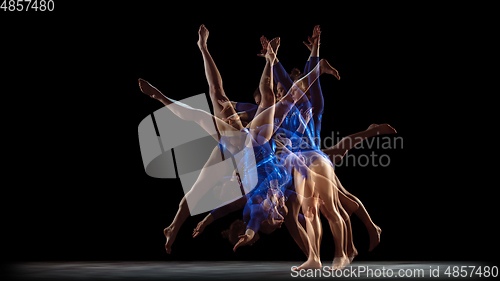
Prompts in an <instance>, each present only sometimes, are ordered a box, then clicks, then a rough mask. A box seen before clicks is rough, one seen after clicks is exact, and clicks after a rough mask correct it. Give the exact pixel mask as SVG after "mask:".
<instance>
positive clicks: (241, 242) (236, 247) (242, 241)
mask: <svg viewBox="0 0 500 281" xmlns="http://www.w3.org/2000/svg"><path fill="white" fill-rule="evenodd" d="M240 236H241V235H240ZM240 236H238V237H240ZM244 242H245V238H241V239H240V241H238V243H236V245H234V248H233V252H236V249H238V247H240V246H241V245H242V244H243V243H244Z"/></svg>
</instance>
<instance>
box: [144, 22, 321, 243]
mask: <svg viewBox="0 0 500 281" xmlns="http://www.w3.org/2000/svg"><path fill="white" fill-rule="evenodd" d="M207 38H208V30H207V29H206V28H205V27H204V26H203V25H202V26H201V27H200V30H199V39H200V40H199V41H198V45H199V47H200V50H201V52H202V54H203V58H204V62H205V72H206V76H207V80H208V82H209V86H210V95H211V98H212V97H214V98H212V103H213V104H214V108H216V107H215V100H216V99H217V98H216V97H217V95H220V96H222V98H221V99H217V104H219V105H220V106H221V107H222V106H223V107H222V108H221V107H219V108H220V112H219V114H221V115H222V114H226V115H234V113H235V111H234V109H233V108H232V106H230V103H229V106H227V103H228V101H229V100H228V99H227V97H226V96H225V94H224V92H223V90H222V80H221V78H220V74H219V73H218V71H217V68H216V67H215V63H214V62H213V60H212V58H211V57H210V54H209V53H208V50H207V48H206V41H207ZM268 52H269V54H268V56H267V61H266V67H265V69H264V72H263V75H262V78H261V89H260V91H261V92H262V93H263V95H262V97H261V100H262V101H261V106H259V109H258V114H257V116H256V117H255V118H254V119H253V120H252V122H250V123H249V124H248V126H247V127H246V128H244V127H243V126H242V124H241V122H240V121H239V120H238V119H233V118H225V117H223V116H222V118H224V120H225V121H227V123H226V122H224V120H223V119H221V118H218V117H217V116H211V115H209V114H208V113H206V112H204V111H201V110H196V109H193V108H191V107H189V106H186V105H184V104H182V103H179V102H176V101H174V100H172V99H169V98H168V97H166V96H164V95H163V94H162V93H161V92H160V91H158V90H157V89H156V88H154V87H153V86H151V85H150V84H149V83H147V82H146V81H144V80H142V79H140V80H139V84H140V88H141V90H142V91H143V92H144V93H145V94H147V95H148V96H150V97H152V98H155V99H158V100H159V101H161V102H162V103H163V104H165V105H166V106H168V108H169V109H170V110H172V112H174V113H175V114H176V115H178V116H179V117H181V118H182V119H185V120H192V121H195V122H197V123H198V124H199V125H200V126H201V127H202V128H204V129H205V130H206V131H207V132H209V133H210V134H211V135H212V136H214V132H213V129H212V127H213V126H211V125H212V123H211V122H213V120H215V123H216V126H217V129H218V132H220V134H221V135H222V137H221V138H220V140H221V145H220V146H219V148H222V146H224V147H223V148H224V149H225V150H228V151H230V152H232V154H233V155H234V154H236V153H237V152H238V149H239V150H241V147H242V146H244V145H249V143H251V145H250V146H251V147H252V148H253V149H257V150H259V151H257V153H256V154H257V155H261V156H262V157H261V160H262V159H266V157H268V158H267V159H272V156H271V153H270V152H269V150H270V149H269V146H270V144H269V140H270V139H271V135H272V134H273V133H274V132H273V130H274V128H275V127H276V126H272V125H270V124H273V118H275V117H276V116H275V112H274V111H275V110H274V109H275V107H276V105H279V108H280V109H282V110H283V113H282V115H286V114H287V112H288V111H287V109H286V108H290V107H291V106H293V104H294V103H295V102H296V101H297V100H298V99H300V98H301V97H302V95H303V92H302V91H300V89H298V88H297V87H292V89H290V91H289V92H288V94H287V95H286V96H285V98H283V100H284V101H283V102H280V103H277V104H275V101H274V94H273V92H272V75H271V72H272V67H271V65H272V60H273V57H272V55H273V52H272V51H269V50H268ZM309 76H311V77H314V76H315V77H317V74H316V72H314V71H313V72H311V75H309ZM305 78H306V77H305ZM314 80H315V78H312V79H311V81H314ZM285 102H286V103H285ZM288 110H289V109H288ZM259 111H260V112H259ZM228 112H229V113H228ZM228 123H229V124H228ZM277 125H278V126H279V124H277ZM235 134H236V136H235ZM214 137H215V136H214ZM224 137H226V139H225V140H224V141H223V138H224ZM266 146H267V147H266ZM216 149H217V148H215V149H214V151H213V152H212V155H211V157H210V159H209V161H207V163H206V164H205V167H207V166H210V165H213V164H214V163H218V162H217V161H219V162H220V156H219V157H218V153H217V151H216ZM271 151H272V150H271ZM272 155H273V156H274V153H272ZM272 161H274V160H272ZM272 161H268V162H269V164H270V165H267V166H264V167H265V169H264V170H266V169H267V168H268V167H272V164H273V163H272ZM274 172H276V173H274V174H273V173H271V175H272V176H274V177H275V178H272V177H270V178H263V177H260V176H261V175H259V181H258V182H259V184H264V186H262V188H257V189H256V191H255V192H254V195H255V196H254V197H253V198H252V199H254V200H253V201H250V200H249V202H251V203H253V204H254V205H257V203H258V201H259V200H261V198H259V196H260V197H264V196H263V195H265V196H267V197H268V198H269V196H268V194H267V191H268V190H273V189H276V188H274V187H276V186H278V187H279V188H282V187H283V186H284V185H285V183H286V179H287V177H282V178H281V177H280V175H279V174H280V173H283V172H282V171H276V170H274ZM267 174H268V173H266V175H267ZM219 175H220V176H221V177H222V176H223V173H222V172H221V173H220V174H219ZM219 175H207V174H204V173H203V171H202V172H201V173H200V176H199V178H198V180H197V182H196V183H195V185H194V186H193V188H192V189H191V190H190V192H188V193H187V194H186V196H185V197H184V198H183V200H182V201H181V204H180V206H179V211H178V212H177V214H176V217H175V218H174V221H173V222H172V224H171V225H170V226H169V227H167V228H166V229H165V230H164V234H165V236H166V238H167V243H166V245H165V248H166V250H167V253H170V252H171V245H172V243H173V241H174V239H175V236H176V234H177V232H178V229H179V227H180V226H181V225H182V223H183V222H184V221H185V219H186V218H187V216H189V210H188V209H187V206H186V205H187V203H186V197H188V196H197V197H199V196H201V195H200V194H203V192H200V190H201V191H203V190H205V189H206V187H207V186H213V185H215V183H216V182H217V181H218V180H220V179H221V177H218V176H219ZM276 180H278V182H276ZM266 186H267V188H266ZM258 187H261V186H260V185H258ZM279 188H278V189H279ZM257 191H258V192H257ZM272 197H273V196H271V198H272ZM271 201H272V200H271ZM250 205H252V204H250ZM263 207H266V206H261V209H259V210H258V211H260V212H261V213H262V211H264V212H267V213H268V214H272V215H273V216H275V217H279V215H277V214H276V213H275V212H274V213H273V210H274V209H275V208H268V209H267V210H262V208H263ZM254 213H258V212H254ZM268 217H269V215H268ZM252 219H254V217H252V218H251V220H252ZM255 220H256V221H258V220H259V219H258V218H255ZM249 225H258V224H256V223H254V224H252V223H251V222H249ZM253 234H254V231H253V230H252V228H251V227H249V228H248V229H247V231H246V233H245V237H244V238H243V239H242V242H241V243H240V244H245V243H248V242H249V241H250V240H251V239H252V238H253Z"/></svg>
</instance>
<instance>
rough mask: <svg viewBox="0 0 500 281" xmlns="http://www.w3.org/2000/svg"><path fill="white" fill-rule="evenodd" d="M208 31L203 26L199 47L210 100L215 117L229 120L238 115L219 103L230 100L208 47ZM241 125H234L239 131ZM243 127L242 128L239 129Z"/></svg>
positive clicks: (200, 31)
mask: <svg viewBox="0 0 500 281" xmlns="http://www.w3.org/2000/svg"><path fill="white" fill-rule="evenodd" d="M208 34H209V32H208V29H207V28H206V27H205V26H204V25H201V26H200V29H199V30H198V37H199V39H198V47H199V48H200V51H201V54H202V55H203V64H204V66H205V76H206V78H207V81H208V86H209V94H210V100H211V101H212V106H213V108H214V115H215V116H216V117H218V118H220V119H225V118H228V117H229V116H231V115H233V114H235V113H236V111H235V110H234V108H233V107H232V105H231V106H230V108H229V110H227V109H226V110H224V107H223V106H222V105H221V104H220V103H219V100H224V101H225V100H227V101H228V100H229V99H228V98H227V96H226V94H225V92H224V88H223V87H222V77H221V75H220V73H219V70H218V69H217V66H216V65H215V62H214V60H213V59H212V56H211V55H210V52H209V51H208V47H207V40H208ZM238 123H239V124H233V126H235V127H236V128H237V129H238V130H239V129H241V128H243V126H241V122H238ZM217 126H218V127H219V122H217ZM239 126H241V128H238V127H239ZM219 131H223V130H222V128H219Z"/></svg>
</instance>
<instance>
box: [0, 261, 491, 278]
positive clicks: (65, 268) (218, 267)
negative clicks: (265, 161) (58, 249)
mask: <svg viewBox="0 0 500 281" xmlns="http://www.w3.org/2000/svg"><path fill="white" fill-rule="evenodd" d="M297 265H300V263H299V262H276V261H273V262H268V261H262V262H255V261H226V262H225V261H216V262H215V261H214V262H210V261H196V262H194V261H192V262H172V261H168V262H167V261H165V262H158V261H153V262H143V261H141V262H129V261H116V262H109V261H105V262H98V261H96V262H23V263H13V264H10V265H9V266H8V269H7V272H8V274H9V275H10V276H9V277H10V278H9V279H14V280H285V279H294V277H309V278H311V277H314V276H315V277H316V278H314V279H317V278H321V279H324V278H332V277H334V278H336V279H347V278H349V277H350V278H355V279H360V280H362V279H367V278H369V279H372V278H384V276H385V277H391V276H389V275H392V278H394V279H399V278H397V277H398V276H399V274H402V275H404V276H408V277H409V276H411V277H413V278H415V279H420V280H426V279H429V278H430V277H431V276H430V275H431V272H432V275H433V277H432V279H433V280H436V279H447V278H452V277H453V274H455V275H457V274H462V275H466V276H467V278H466V279H467V280H471V279H477V278H479V276H478V274H477V272H478V271H477V268H478V267H479V266H481V267H482V268H481V272H483V273H484V272H485V271H486V270H488V271H489V272H490V278H484V277H485V276H483V278H481V279H486V280H489V279H491V280H492V279H493V276H491V275H495V274H496V275H498V274H499V272H498V265H495V264H492V263H487V262H484V263H483V262H463V261H460V262H453V261H450V262H383V261H381V262H354V263H352V264H351V265H350V266H348V267H346V269H344V270H343V271H338V272H337V275H338V276H332V272H330V271H326V270H324V271H323V270H318V271H316V272H313V271H302V272H300V273H299V272H292V271H291V268H292V266H297ZM324 265H329V264H326V263H325V264H324ZM473 266H475V268H474V272H475V273H474V272H472V270H473ZM486 266H488V269H486ZM494 266H496V267H497V268H496V269H494V268H493V267H494ZM460 269H463V270H465V271H462V272H461V271H460ZM447 270H448V273H449V274H447ZM360 271H361V272H360ZM363 271H364V272H363ZM454 271H456V272H455V273H454ZM299 274H300V275H302V276H299ZM314 274H315V275H314ZM333 274H334V275H335V273H333ZM448 275H450V277H448ZM339 277H344V278H339ZM437 277H439V278H437ZM456 277H458V276H456ZM384 279H385V278H384Z"/></svg>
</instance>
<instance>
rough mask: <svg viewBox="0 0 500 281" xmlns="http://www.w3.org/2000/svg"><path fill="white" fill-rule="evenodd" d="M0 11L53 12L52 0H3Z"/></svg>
mask: <svg viewBox="0 0 500 281" xmlns="http://www.w3.org/2000/svg"><path fill="white" fill-rule="evenodd" d="M0 9H1V10H4V11H9V12H14V11H18V12H22V11H25V12H26V11H30V10H33V11H40V12H45V11H49V12H52V11H54V1H53V0H3V2H2V5H0Z"/></svg>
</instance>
